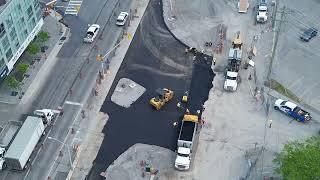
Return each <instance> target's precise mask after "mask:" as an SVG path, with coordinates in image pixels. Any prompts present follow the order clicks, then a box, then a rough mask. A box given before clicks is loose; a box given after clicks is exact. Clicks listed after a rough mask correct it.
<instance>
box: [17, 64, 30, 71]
mask: <svg viewBox="0 0 320 180" xmlns="http://www.w3.org/2000/svg"><path fill="white" fill-rule="evenodd" d="M18 69H19V71H20V72H21V73H22V74H25V73H26V72H27V71H28V69H29V64H26V63H20V64H19V67H18Z"/></svg>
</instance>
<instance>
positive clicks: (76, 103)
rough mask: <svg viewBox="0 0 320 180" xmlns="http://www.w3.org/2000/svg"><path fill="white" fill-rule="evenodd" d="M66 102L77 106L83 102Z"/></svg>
mask: <svg viewBox="0 0 320 180" xmlns="http://www.w3.org/2000/svg"><path fill="white" fill-rule="evenodd" d="M65 104H71V105H75V106H82V104H81V103H78V102H72V101H66V102H65Z"/></svg>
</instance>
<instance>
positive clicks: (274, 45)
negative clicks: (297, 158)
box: [261, 1, 287, 177]
mask: <svg viewBox="0 0 320 180" xmlns="http://www.w3.org/2000/svg"><path fill="white" fill-rule="evenodd" d="M278 2H279V1H277V2H276V5H275V8H277V4H278ZM280 13H281V15H280V19H279V20H277V19H276V18H277V9H275V13H274V34H273V43H272V49H271V58H270V64H269V68H268V74H267V80H268V82H270V79H271V78H270V75H271V72H272V65H273V62H274V58H275V55H276V51H277V45H278V40H279V34H280V31H281V28H282V23H283V21H284V19H285V15H286V14H287V12H286V7H285V6H283V7H282V8H281V10H280ZM277 22H278V26H277ZM269 92H270V88H269V89H268V93H267V94H269ZM270 101H271V100H270V97H269V96H268V97H267V103H266V104H267V112H266V120H265V128H264V135H263V147H262V150H261V151H262V152H261V156H262V157H261V166H262V167H261V177H262V176H263V171H264V150H265V146H266V136H267V130H268V129H271V124H272V120H270V119H269V118H270V116H269V106H270V105H269V102H270Z"/></svg>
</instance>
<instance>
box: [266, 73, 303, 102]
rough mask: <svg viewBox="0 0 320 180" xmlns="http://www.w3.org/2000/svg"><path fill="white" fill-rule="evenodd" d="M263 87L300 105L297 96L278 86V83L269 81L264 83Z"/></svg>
mask: <svg viewBox="0 0 320 180" xmlns="http://www.w3.org/2000/svg"><path fill="white" fill-rule="evenodd" d="M264 85H265V86H267V87H269V88H271V89H273V90H275V91H277V92H278V93H280V94H282V95H284V96H286V97H288V98H290V99H292V100H293V101H295V102H298V103H300V102H301V101H302V99H301V98H299V97H298V96H297V95H295V94H294V93H293V92H292V91H290V90H289V89H287V88H285V87H284V86H283V85H282V84H280V83H279V82H278V81H276V80H274V79H270V80H269V81H265V82H264Z"/></svg>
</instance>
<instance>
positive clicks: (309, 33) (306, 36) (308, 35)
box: [300, 27, 318, 42]
mask: <svg viewBox="0 0 320 180" xmlns="http://www.w3.org/2000/svg"><path fill="white" fill-rule="evenodd" d="M317 34H318V30H317V29H316V28H313V27H312V28H309V29H307V30H306V31H304V32H303V34H302V35H301V36H300V39H301V40H303V41H306V42H308V41H310V40H311V39H312V38H313V37H315V36H316V35H317Z"/></svg>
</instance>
